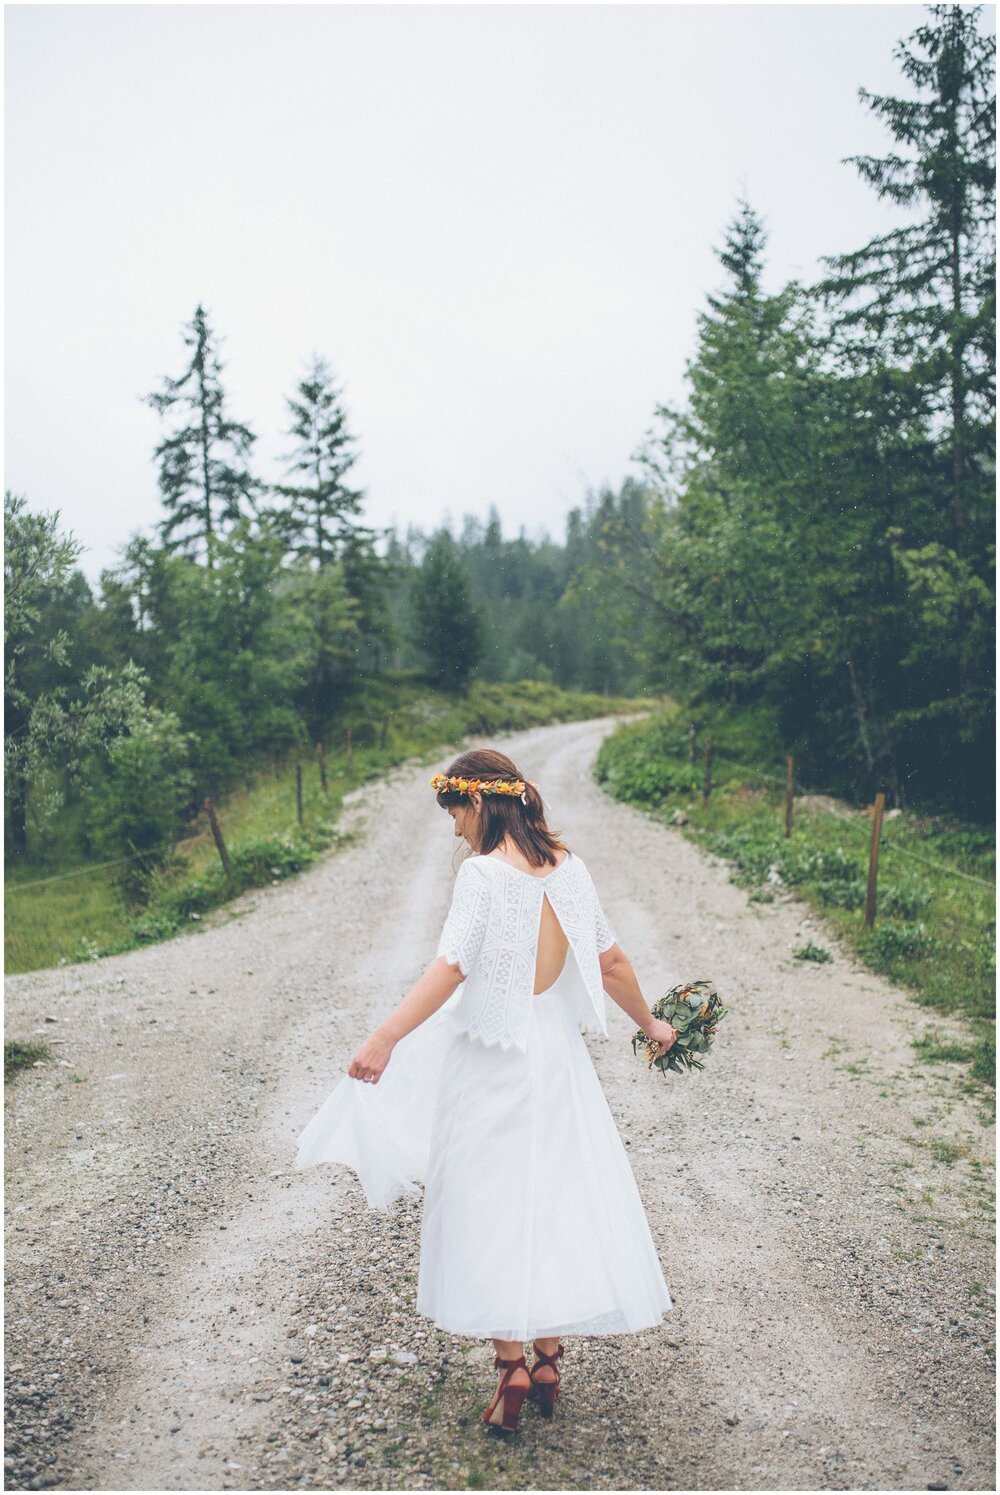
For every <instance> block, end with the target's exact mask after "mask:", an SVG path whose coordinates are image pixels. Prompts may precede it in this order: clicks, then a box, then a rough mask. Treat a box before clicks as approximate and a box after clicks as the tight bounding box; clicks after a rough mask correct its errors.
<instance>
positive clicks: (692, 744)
mask: <svg viewBox="0 0 1000 1495" xmlns="http://www.w3.org/2000/svg"><path fill="white" fill-rule="evenodd" d="M697 738H698V729H697V728H696V726H695V724H694V722H692V723H691V725H690V727H688V751H689V752H690V754H691V762H692V763H693V762H694V761H695V753H696V751H697V746H696V744H697Z"/></svg>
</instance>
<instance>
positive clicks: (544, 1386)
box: [531, 1341, 564, 1417]
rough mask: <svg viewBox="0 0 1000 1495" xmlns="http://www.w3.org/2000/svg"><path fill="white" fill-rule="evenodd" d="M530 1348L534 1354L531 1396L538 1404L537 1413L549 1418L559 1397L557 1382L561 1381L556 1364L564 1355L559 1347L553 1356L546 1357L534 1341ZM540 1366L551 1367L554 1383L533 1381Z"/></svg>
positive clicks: (561, 1347) (560, 1346)
mask: <svg viewBox="0 0 1000 1495" xmlns="http://www.w3.org/2000/svg"><path fill="white" fill-rule="evenodd" d="M531 1348H532V1349H533V1350H534V1352H535V1363H534V1365H533V1366H532V1367H531V1395H532V1397H533V1399H534V1400H535V1401H536V1402H537V1403H538V1410H539V1412H541V1413H542V1414H543V1416H545V1417H551V1416H552V1413H553V1410H554V1409H555V1404H556V1397H557V1396H558V1395H559V1382H560V1381H561V1380H562V1377H561V1375H560V1374H559V1366H558V1365H557V1364H556V1362H557V1361H558V1360H559V1359H560V1357H561V1356H562V1355H563V1353H564V1350H563V1346H562V1345H559V1347H558V1349H557V1350H556V1351H555V1354H553V1355H547V1354H546V1353H545V1351H544V1350H540V1349H539V1348H538V1345H537V1344H536V1343H535V1342H534V1341H532V1345H531ZM540 1365H551V1366H552V1369H553V1370H554V1371H555V1373H556V1377H555V1380H554V1381H536V1380H535V1371H536V1370H537V1369H538V1367H539V1366H540Z"/></svg>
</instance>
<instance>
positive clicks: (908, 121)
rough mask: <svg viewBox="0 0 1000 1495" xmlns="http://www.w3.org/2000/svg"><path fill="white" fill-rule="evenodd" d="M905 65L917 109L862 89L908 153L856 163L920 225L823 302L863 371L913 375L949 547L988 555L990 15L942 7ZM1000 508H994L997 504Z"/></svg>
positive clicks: (904, 57)
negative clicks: (932, 443)
mask: <svg viewBox="0 0 1000 1495" xmlns="http://www.w3.org/2000/svg"><path fill="white" fill-rule="evenodd" d="M929 9H930V14H931V18H932V20H931V23H930V24H927V25H923V26H920V27H918V28H917V30H916V31H914V32H913V34H912V35H911V36H910V37H908V38H907V40H906V41H902V42H900V43H899V44H898V46H897V48H896V51H895V56H896V57H897V59H898V60H899V62H900V65H901V67H902V70H903V73H904V76H905V77H906V78H907V80H908V81H909V82H910V83H911V84H912V85H913V86H914V89H915V92H916V96H915V97H913V98H907V99H904V98H895V97H892V96H889V95H883V94H872V93H869V92H868V90H867V89H864V88H861V89H859V90H858V92H859V96H860V98H861V100H862V101H863V102H864V103H866V104H867V105H868V106H869V107H870V108H871V109H872V111H873V112H874V113H875V114H876V115H877V116H878V117H879V118H880V119H881V120H883V121H884V123H885V124H886V126H887V127H888V129H889V132H890V134H891V135H892V137H893V139H894V140H895V141H896V142H897V143H898V145H899V146H900V147H901V150H900V151H899V153H897V152H893V153H892V154H890V155H886V156H851V157H848V158H847V159H848V161H849V162H851V163H852V164H854V165H855V166H857V168H858V170H859V172H860V173H861V175H862V177H863V178H864V179H865V181H867V182H869V183H870V184H871V185H872V186H873V187H874V188H875V190H876V192H877V193H878V195H879V197H882V198H888V199H889V200H890V201H892V202H895V203H898V204H899V206H900V207H903V208H913V209H915V210H916V212H917V213H918V214H919V216H918V217H917V218H916V219H915V221H913V222H911V223H907V224H904V225H902V226H901V227H899V228H894V229H891V230H890V231H889V232H888V233H885V234H880V235H878V236H877V237H876V238H874V239H872V240H871V241H870V243H868V244H866V245H864V246H863V248H861V249H857V250H855V251H854V252H853V253H851V254H842V255H834V256H824V263H825V264H827V265H828V266H829V267H830V272H831V273H830V274H829V275H828V277H827V278H826V279H825V280H824V281H823V282H822V283H821V285H820V286H819V288H818V289H819V290H820V291H821V292H822V293H823V294H824V295H825V297H826V298H827V301H828V302H829V303H830V304H831V305H833V306H835V307H836V309H837V316H836V322H837V328H838V330H839V331H840V333H841V334H842V336H843V338H844V343H845V348H846V349H847V350H848V352H849V353H850V355H851V357H852V361H853V362H854V363H855V364H856V365H858V366H864V367H867V368H872V367H873V366H876V365H885V364H887V365H889V366H894V367H895V369H896V370H897V372H898V373H905V375H906V376H907V382H908V384H909V387H910V399H911V402H912V403H913V405H914V406H915V407H917V408H919V409H922V410H924V411H926V413H927V415H928V416H929V417H930V419H931V421H932V422H933V423H934V424H935V426H936V427H937V429H938V431H939V432H940V433H941V438H942V439H941V455H942V457H943V459H944V475H945V481H946V484H947V494H948V499H947V511H948V513H949V516H950V524H949V528H948V530H947V531H945V532H944V533H942V535H941V539H942V540H946V541H947V542H948V543H949V544H950V546H951V547H952V549H954V550H955V551H956V552H958V553H959V554H965V555H971V554H973V553H975V552H976V551H980V552H981V551H982V547H983V544H984V542H985V540H986V539H987V538H988V534H987V533H984V529H983V521H984V519H986V520H987V530H988V518H987V512H988V511H987V510H985V509H984V507H983V497H984V478H985V477H986V471H985V467H984V459H986V461H987V462H988V458H989V454H990V452H991V451H992V434H991V433H992V421H993V407H994V401H995V385H996V358H995V344H994V336H995V322H996V303H995V296H994V275H995V261H996V237H995V228H994V214H995V170H996V152H995V128H996V97H995V93H994V91H993V87H992V85H993V79H994V59H995V56H996V41H995V39H994V38H993V37H991V36H989V35H986V34H985V33H983V32H982V31H981V30H980V28H979V16H980V14H981V10H982V7H979V6H977V7H974V8H967V7H965V6H962V5H933V6H931V7H929ZM990 507H991V506H990Z"/></svg>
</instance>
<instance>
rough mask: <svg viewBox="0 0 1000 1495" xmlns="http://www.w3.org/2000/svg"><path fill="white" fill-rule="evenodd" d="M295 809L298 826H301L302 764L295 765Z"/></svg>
mask: <svg viewBox="0 0 1000 1495" xmlns="http://www.w3.org/2000/svg"><path fill="white" fill-rule="evenodd" d="M295 808H296V810H297V812H298V817H299V825H301V824H302V764H301V763H296V765H295Z"/></svg>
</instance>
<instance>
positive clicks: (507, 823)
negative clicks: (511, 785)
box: [437, 748, 569, 867]
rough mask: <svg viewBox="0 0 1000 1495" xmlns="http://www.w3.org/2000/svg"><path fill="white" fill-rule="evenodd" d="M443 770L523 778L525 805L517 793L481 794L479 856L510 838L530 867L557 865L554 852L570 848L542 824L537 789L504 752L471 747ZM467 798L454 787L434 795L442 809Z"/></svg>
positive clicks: (459, 774)
mask: <svg viewBox="0 0 1000 1495" xmlns="http://www.w3.org/2000/svg"><path fill="white" fill-rule="evenodd" d="M445 772H446V773H447V775H448V777H449V778H451V777H452V776H454V777H456V778H461V779H522V780H523V781H524V798H525V800H526V803H525V804H522V803H521V797H520V795H518V794H484V795H483V797H482V802H481V804H482V808H481V809H480V812H479V829H480V840H479V845H478V846H477V847H476V851H477V852H478V853H479V855H480V856H488V855H489V853H490V852H491V851H495V850H496V848H497V847H498V846H499V845H500V843H501V841H503V840H509V841H512V842H513V843H514V845H515V846H516V847H517V848H518V850H519V851H520V852H522V853H523V855H524V856H525V857H526V858H527V860H528V861H529V862H530V863H531V865H532V866H533V867H544V866H546V865H553V866H554V865H556V852H557V851H568V850H569V847H568V846H566V844H565V843H564V842H563V841H560V839H559V837H558V836H556V835H554V834H553V833H552V831H550V830H549V828H548V826H547V825H546V824H545V809H544V806H543V805H542V796H541V795H540V794H539V792H538V790H537V788H536V787H535V785H534V784H529V783H528V780H527V779H525V777H524V774H523V773H520V772H519V770H518V768H517V767H516V765H515V764H514V762H513V761H512V760H511V759H510V758H508V757H507V756H506V754H505V753H498V752H497V751H496V749H495V748H473V749H472V750H471V751H470V752H468V753H460V754H459V756H458V757H457V758H456V759H455V760H454V762H453V763H450V764H449V765H448V767H447V769H446V770H445ZM468 799H469V796H468V795H467V794H462V793H461V792H460V791H459V790H457V789H442V790H441V791H440V793H439V794H438V796H437V802H438V804H439V805H441V806H443V807H444V808H447V807H448V806H449V805H460V804H463V803H467V802H468Z"/></svg>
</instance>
